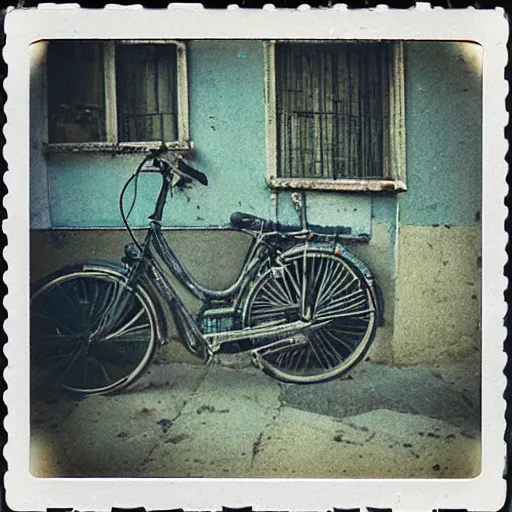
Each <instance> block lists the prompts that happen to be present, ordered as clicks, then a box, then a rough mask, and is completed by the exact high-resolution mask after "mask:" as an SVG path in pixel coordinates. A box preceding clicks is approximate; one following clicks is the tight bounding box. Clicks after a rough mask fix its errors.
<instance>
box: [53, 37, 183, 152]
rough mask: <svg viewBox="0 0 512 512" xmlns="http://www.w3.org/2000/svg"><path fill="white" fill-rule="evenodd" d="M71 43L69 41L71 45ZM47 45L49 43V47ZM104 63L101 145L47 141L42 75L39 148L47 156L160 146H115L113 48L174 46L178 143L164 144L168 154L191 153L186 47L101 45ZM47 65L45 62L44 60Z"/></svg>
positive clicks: (146, 143) (144, 143) (148, 143)
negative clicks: (41, 144)
mask: <svg viewBox="0 0 512 512" xmlns="http://www.w3.org/2000/svg"><path fill="white" fill-rule="evenodd" d="M72 41H73V40H71V39H70V40H69V42H70V43H71V42H72ZM50 44H51V43H50ZM102 44H103V63H104V69H103V73H104V81H105V87H104V94H105V131H106V140H105V141H102V142H58V143H54V142H52V143H50V142H49V141H48V95H47V91H48V87H49V84H48V78H47V73H46V72H45V74H44V76H45V84H44V96H43V97H44V101H45V108H44V112H45V115H44V116H43V123H44V126H43V139H44V140H43V145H44V147H45V149H46V151H47V152H67V151H69V152H83V151H93V152H101V151H106V152H147V151H150V150H152V149H157V148H160V147H161V146H162V141H137V142H119V141H118V130H117V92H116V60H115V46H116V44H134V45H136V44H154V45H156V44H166V45H169V44H173V45H175V46H176V66H177V73H176V77H177V84H176V85H177V96H178V97H177V103H178V140H176V141H165V146H166V147H167V149H168V150H169V151H175V152H179V153H188V152H190V151H192V150H193V142H192V140H191V139H190V129H189V105H188V71H187V47H186V44H185V43H184V42H182V41H176V40H173V39H116V40H110V41H103V42H102ZM45 64H46V65H47V60H46V59H45Z"/></svg>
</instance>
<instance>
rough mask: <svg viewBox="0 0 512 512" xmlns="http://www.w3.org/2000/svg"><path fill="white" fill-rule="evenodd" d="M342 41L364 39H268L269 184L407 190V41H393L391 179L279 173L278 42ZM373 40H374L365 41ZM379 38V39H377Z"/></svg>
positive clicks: (265, 46) (326, 42)
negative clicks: (405, 57)
mask: <svg viewBox="0 0 512 512" xmlns="http://www.w3.org/2000/svg"><path fill="white" fill-rule="evenodd" d="M334 42H338V43H339V44H343V43H344V42H347V43H349V42H362V41H361V40H357V41H352V40H342V41H340V40H334V39H333V40H311V39H304V40H298V39H294V40H285V39H273V40H268V41H264V54H265V105H266V125H267V131H266V143H267V144H266V146H267V184H268V186H269V187H271V188H272V189H300V190H326V191H348V192H358V191H361V192H404V191H406V190H407V186H406V176H405V171H406V165H405V164H406V157H405V80H404V57H403V42H402V41H392V42H393V43H394V44H393V48H394V51H393V59H394V66H395V68H396V69H397V71H398V72H397V73H396V74H395V75H394V76H393V77H391V80H392V86H391V87H390V91H391V94H392V95H393V98H392V100H391V101H390V132H391V134H392V136H391V144H390V151H391V154H390V158H391V160H392V161H393V162H395V165H394V167H393V177H392V178H390V179H371V180H366V179H352V178H350V179H349V178H345V179H336V180H334V179H319V178H280V177H278V175H277V162H278V151H279V147H278V142H277V94H276V65H275V64H276V45H277V44H286V43H308V44H319V45H321V44H332V43H334ZM365 42H372V41H365ZM373 42H375V41H373Z"/></svg>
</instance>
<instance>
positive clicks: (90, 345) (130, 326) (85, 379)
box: [30, 268, 158, 394]
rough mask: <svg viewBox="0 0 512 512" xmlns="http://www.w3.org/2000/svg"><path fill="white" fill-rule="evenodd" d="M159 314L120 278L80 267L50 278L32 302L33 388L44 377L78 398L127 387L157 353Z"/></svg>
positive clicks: (140, 290)
mask: <svg viewBox="0 0 512 512" xmlns="http://www.w3.org/2000/svg"><path fill="white" fill-rule="evenodd" d="M155 311H156V310H155V306H154V304H153V302H152V300H151V299H150V297H149V295H148V293H147V292H146V291H145V290H144V289H143V288H142V287H140V286H137V288H136V289H131V288H130V287H128V286H127V285H126V279H125V278H124V277H123V276H122V275H121V274H117V273H107V272H105V273H104V272H101V271H84V270H82V269H81V268H79V269H77V270H75V271H69V272H66V273H64V274H61V275H58V276H57V277H54V278H49V279H47V280H46V281H45V282H43V284H42V285H40V286H39V287H38V288H37V289H36V291H35V292H34V293H33V295H32V298H31V309H30V317H31V320H30V327H31V338H30V361H31V379H32V384H33V385H35V386H38V385H39V384H44V383H43V381H41V379H42V378H44V380H45V382H46V383H48V384H52V385H55V384H58V385H60V386H61V387H63V388H65V389H67V390H70V391H73V392H77V393H80V394H102V393H108V392H113V391H118V390H121V389H123V388H125V387H126V386H128V385H129V384H131V383H132V382H133V381H134V380H135V379H136V378H137V377H139V376H140V375H142V373H143V371H144V370H145V369H146V368H147V366H148V365H149V364H150V363H151V361H152V359H153V356H154V354H155V352H156V349H157V346H158V343H157V331H156V313H155Z"/></svg>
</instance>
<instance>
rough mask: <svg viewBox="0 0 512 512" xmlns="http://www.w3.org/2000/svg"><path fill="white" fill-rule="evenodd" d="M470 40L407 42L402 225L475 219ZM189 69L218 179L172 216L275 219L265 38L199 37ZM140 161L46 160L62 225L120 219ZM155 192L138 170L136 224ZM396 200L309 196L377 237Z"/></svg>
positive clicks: (475, 86) (201, 139) (171, 205)
mask: <svg viewBox="0 0 512 512" xmlns="http://www.w3.org/2000/svg"><path fill="white" fill-rule="evenodd" d="M467 45H471V43H432V42H414V43H406V45H405V65H406V67H405V69H406V135H407V137H406V138H407V186H408V191H407V192H405V193H403V194H400V196H399V199H398V202H399V207H400V222H402V223H404V224H419V225H428V224H455V225H459V224H460V225H464V224H472V223H475V222H476V219H477V217H478V212H479V210H480V194H481V185H480V176H481V165H480V162H481V143H480V139H481V85H480V78H479V74H478V69H477V67H475V58H474V54H472V53H471V52H468V51H467ZM472 55H473V57H472ZM188 65H189V97H190V130H191V136H192V139H193V140H194V143H195V146H196V154H195V156H194V158H193V159H192V160H191V163H192V164H193V165H194V166H195V167H197V168H198V169H200V170H201V171H203V172H204V173H205V174H207V176H208V179H209V182H210V183H209V186H208V187H202V186H201V185H194V186H193V187H192V188H191V189H189V190H187V191H185V192H184V193H178V194H177V195H175V197H173V198H172V199H170V200H169V201H168V205H167V209H166V213H165V217H164V223H165V224H166V225H175V226H214V225H225V224H226V223H227V222H228V219H229V215H230V214H231V212H233V211H237V210H239V211H246V212H249V213H253V214H256V215H261V216H263V217H267V218H271V217H272V209H273V204H272V202H271V201H270V191H269V190H268V189H267V187H266V184H265V173H266V154H265V130H266V125H265V105H264V56H263V45H262V43H261V42H260V41H245V40H244V41H191V42H189V52H188ZM139 160H140V155H139V156H137V155H130V156H115V157H113V156H111V155H109V154H100V155H98V154H92V153H88V154H85V155H84V154H82V155H81V154H53V155H51V156H49V157H48V164H49V182H50V189H51V211H52V221H53V225H54V226H76V227H80V226H90V227H93V226H119V225H121V220H120V216H119V213H118V208H117V199H118V193H119V190H120V189H121V187H122V185H123V183H124V181H125V180H126V178H127V177H128V176H129V175H130V174H131V172H132V171H133V170H134V169H135V167H136V166H137V164H138V162H139ZM158 190H159V177H158V176H143V177H141V179H140V183H139V188H138V198H139V199H138V202H137V207H136V208H135V210H134V212H133V214H132V218H131V221H132V223H133V224H134V225H145V224H146V222H147V216H148V215H149V214H151V213H152V208H153V207H154V200H155V198H156V195H157V193H158ZM127 198H128V199H130V195H129V194H128V196H127ZM127 203H128V204H129V201H127ZM277 203H278V210H279V216H280V218H279V220H280V221H281V222H283V223H291V224H296V223H297V221H298V220H297V215H296V212H295V211H294V210H293V207H292V206H291V203H290V199H289V193H287V192H280V193H279V198H278V201H277ZM396 205H397V198H396V196H393V195H382V196H379V195H377V196H373V198H372V196H370V195H354V194H340V193H320V192H315V193H313V192H311V193H308V206H309V221H310V222H311V223H313V224H319V225H341V226H350V227H352V230H353V233H355V234H359V233H361V234H371V228H372V219H373V221H374V222H381V221H385V222H390V223H391V224H392V225H394V223H395V220H396Z"/></svg>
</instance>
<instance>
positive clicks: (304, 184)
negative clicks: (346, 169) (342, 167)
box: [267, 178, 407, 193]
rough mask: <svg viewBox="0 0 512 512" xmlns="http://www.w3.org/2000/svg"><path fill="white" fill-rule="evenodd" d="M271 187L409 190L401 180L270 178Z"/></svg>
mask: <svg viewBox="0 0 512 512" xmlns="http://www.w3.org/2000/svg"><path fill="white" fill-rule="evenodd" d="M267 182H268V185H269V186H270V187H271V188H276V189H299V190H325V191H340V192H343V191H345V192H383V193H384V192H387V193H398V192H405V191H406V190H407V186H406V184H405V183H404V182H403V181H401V180H347V179H345V180H322V179H300V178H270V179H269V180H267Z"/></svg>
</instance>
